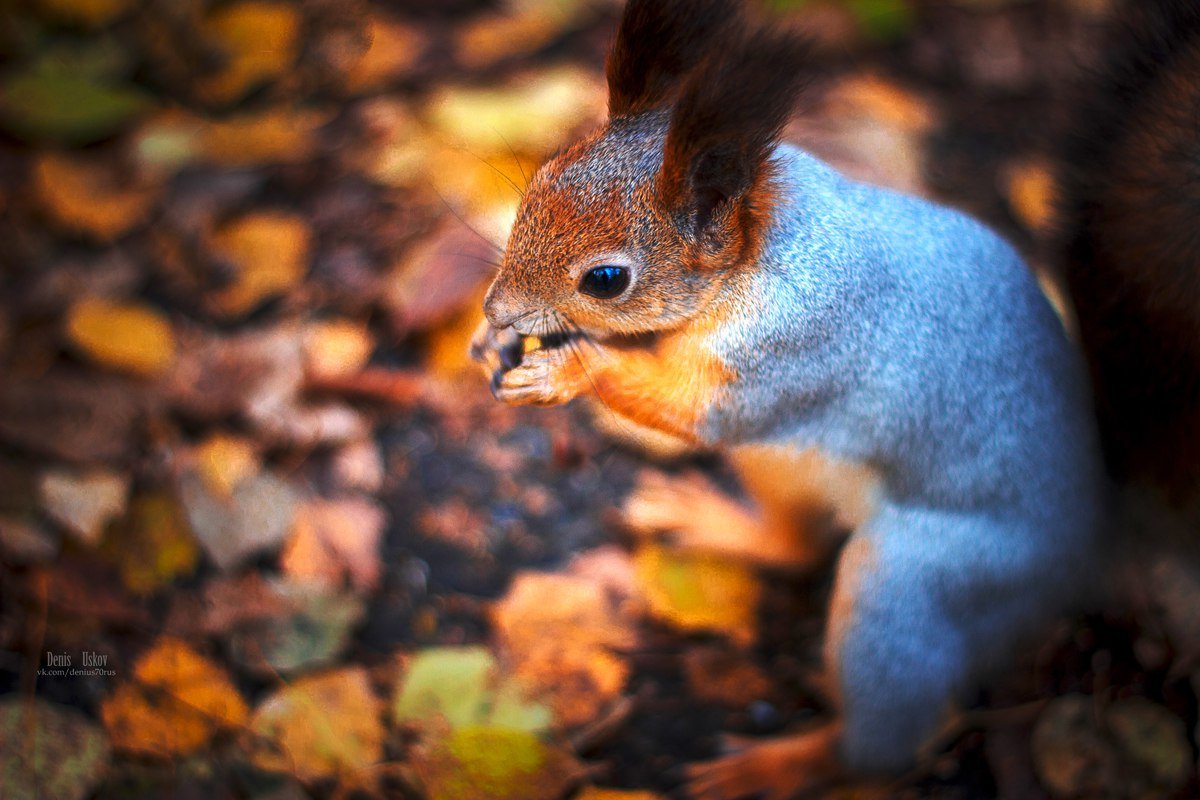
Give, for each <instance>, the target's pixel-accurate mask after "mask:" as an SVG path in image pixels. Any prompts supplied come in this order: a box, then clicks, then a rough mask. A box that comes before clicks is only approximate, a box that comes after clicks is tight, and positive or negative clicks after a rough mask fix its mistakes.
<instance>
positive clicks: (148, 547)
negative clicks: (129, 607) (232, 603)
mask: <svg viewBox="0 0 1200 800" xmlns="http://www.w3.org/2000/svg"><path fill="white" fill-rule="evenodd" d="M100 551H101V554H102V555H103V556H104V557H105V559H106V560H107V561H108V562H109V563H110V564H113V565H114V566H115V567H116V569H117V572H118V574H120V576H121V582H122V583H124V584H125V586H126V587H127V588H128V589H129V590H130V591H132V592H134V593H135V594H148V593H150V592H153V591H155V590H157V589H160V588H162V587H163V586H166V585H167V584H169V583H171V582H172V581H174V580H175V579H176V578H178V577H180V576H183V575H187V574H189V573H191V572H192V571H193V570H194V569H195V568H196V562H197V561H198V559H199V553H198V552H197V550H196V542H195V540H194V539H193V538H192V532H191V529H189V528H188V525H187V520H186V519H185V518H184V514H183V509H182V508H180V506H179V503H178V501H176V500H175V498H174V497H172V496H171V495H170V494H167V493H165V492H155V493H150V494H140V495H138V496H136V497H135V498H134V500H133V503H132V504H131V506H130V510H129V516H128V517H126V518H125V519H124V520H123V521H122V522H121V523H120V524H118V525H115V526H112V527H110V528H109V530H108V532H107V533H106V534H105V536H104V541H103V543H102V544H101V547H100Z"/></svg>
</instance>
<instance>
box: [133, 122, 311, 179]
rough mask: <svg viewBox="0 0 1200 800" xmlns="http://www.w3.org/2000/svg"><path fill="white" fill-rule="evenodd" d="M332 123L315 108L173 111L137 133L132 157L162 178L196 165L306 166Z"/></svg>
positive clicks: (151, 172)
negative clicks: (222, 113)
mask: <svg viewBox="0 0 1200 800" xmlns="http://www.w3.org/2000/svg"><path fill="white" fill-rule="evenodd" d="M332 118H333V114H332V113H331V112H330V111H327V110H324V109H310V108H286V107H280V108H268V109H266V110H264V111H251V112H244V113H240V114H235V115H232V116H228V117H223V118H221V119H207V118H204V117H199V116H197V115H195V114H192V113H189V112H185V111H181V110H179V109H170V110H167V111H164V112H162V113H160V114H157V115H155V116H154V117H152V118H150V119H148V120H147V121H146V122H145V123H144V124H143V125H142V126H141V127H139V128H138V130H137V132H136V133H134V134H133V136H132V137H131V143H130V152H131V153H132V156H133V160H134V161H135V162H136V163H137V165H138V167H139V168H140V170H141V172H142V173H143V174H145V175H148V176H156V177H159V178H167V177H169V176H171V175H173V174H175V173H176V172H178V171H179V170H180V169H182V168H183V167H185V166H187V165H189V164H194V163H207V164H217V165H220V166H224V167H251V166H256V165H259V164H296V163H303V162H305V161H308V160H309V159H311V158H312V157H313V155H314V154H315V153H316V151H317V147H318V144H319V132H320V129H321V128H322V127H323V126H325V125H326V124H328V123H329V121H330V120H331V119H332Z"/></svg>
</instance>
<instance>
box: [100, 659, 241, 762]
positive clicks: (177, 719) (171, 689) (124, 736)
mask: <svg viewBox="0 0 1200 800" xmlns="http://www.w3.org/2000/svg"><path fill="white" fill-rule="evenodd" d="M134 678H135V680H134V681H132V682H130V683H125V684H122V685H121V686H120V687H118V688H117V690H116V691H115V692H114V693H113V694H112V695H110V696H109V697H107V698H106V699H105V700H104V703H103V705H102V706H101V709H100V717H101V719H102V720H103V721H104V727H105V728H106V729H107V730H108V733H109V736H110V737H111V739H112V742H113V747H115V748H116V749H118V750H126V751H129V752H133V753H139V754H143V755H155V756H164V757H171V756H176V755H186V754H188V753H194V752H196V751H197V750H199V749H201V748H202V747H203V746H204V745H205V744H207V743H208V741H209V740H210V739H212V737H213V736H215V735H216V734H217V733H218V732H219V731H220V730H222V729H226V728H237V727H240V726H242V725H243V724H245V722H246V719H247V717H248V714H249V712H248V709H247V708H246V703H245V702H244V701H243V700H242V697H241V695H240V694H238V692H237V689H236V688H234V685H233V683H232V681H230V680H229V677H228V676H227V675H226V674H225V672H224V670H223V669H222V668H221V667H220V666H219V665H218V664H216V663H214V662H212V661H209V660H208V659H206V658H204V657H203V656H200V655H199V654H197V653H196V652H195V651H193V650H192V649H191V648H190V647H188V645H186V644H184V643H183V642H182V641H179V640H177V639H172V638H169V637H164V638H162V639H159V640H158V642H156V643H155V645H154V646H153V647H152V648H151V649H150V650H149V651H147V652H146V653H145V654H143V655H142V657H141V658H139V659H138V661H137V664H136V665H135V667H134Z"/></svg>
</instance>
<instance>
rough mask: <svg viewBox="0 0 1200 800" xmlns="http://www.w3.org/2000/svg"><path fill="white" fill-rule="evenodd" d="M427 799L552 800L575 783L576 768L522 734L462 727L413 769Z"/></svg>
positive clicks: (570, 760) (416, 761)
mask: <svg viewBox="0 0 1200 800" xmlns="http://www.w3.org/2000/svg"><path fill="white" fill-rule="evenodd" d="M413 767H414V769H415V770H416V772H417V774H418V775H419V776H420V778H421V782H422V784H423V787H424V789H425V793H426V796H427V797H428V798H429V800H463V798H477V797H478V798H484V797H486V798H488V800H556V799H557V798H559V797H562V796H563V794H564V793H566V791H567V790H568V789H569V788H570V787H571V786H572V785H573V784H574V783H576V782H577V781H578V780H579V777H580V774H581V770H580V768H579V765H578V763H577V762H576V761H575V760H574V759H573V758H571V757H570V756H569V755H567V754H566V753H565V752H563V751H561V750H558V749H557V748H553V747H551V746H549V745H547V744H546V743H545V742H543V741H542V740H541V739H539V738H538V737H537V736H536V735H534V734H532V733H529V732H528V731H522V730H514V729H511V728H489V727H481V726H467V727H465V728H460V729H458V730H455V731H453V732H452V733H451V734H450V735H449V736H448V737H447V738H445V739H443V740H439V741H438V742H437V743H436V744H435V745H434V746H433V747H430V748H424V749H423V751H422V752H421V753H419V754H418V755H417V756H416V757H415V759H414V764H413Z"/></svg>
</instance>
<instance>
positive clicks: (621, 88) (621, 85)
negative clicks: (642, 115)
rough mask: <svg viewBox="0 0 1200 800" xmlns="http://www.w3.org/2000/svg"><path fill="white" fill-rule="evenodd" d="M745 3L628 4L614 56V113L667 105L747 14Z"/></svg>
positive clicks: (675, 0) (639, 0)
mask: <svg viewBox="0 0 1200 800" xmlns="http://www.w3.org/2000/svg"><path fill="white" fill-rule="evenodd" d="M741 5H742V4H741V2H740V1H739V0H628V2H627V3H626V4H625V12H624V14H623V15H622V16H621V23H620V26H619V27H618V28H617V35H616V39H615V40H614V41H613V47H612V51H611V52H610V53H609V56H608V63H607V66H606V74H607V76H608V113H609V115H610V116H612V117H618V116H622V115H626V114H633V113H637V112H639V111H645V110H647V109H650V108H653V107H654V106H656V105H659V104H661V103H663V102H665V101H666V100H667V99H668V98H669V97H670V95H671V93H672V90H673V89H675V88H676V86H677V84H678V82H679V80H680V79H681V78H682V77H683V76H684V75H685V74H687V73H688V72H689V71H690V70H691V69H692V68H693V67H694V66H696V64H698V63H699V62H700V60H701V59H702V58H703V57H704V54H705V53H706V52H707V51H708V50H710V49H712V48H713V46H714V44H715V43H716V42H718V41H720V40H721V39H723V38H724V37H725V36H727V35H728V32H729V30H730V29H731V28H732V27H733V25H734V23H735V21H736V20H737V19H738V18H739V16H740V14H741Z"/></svg>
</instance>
